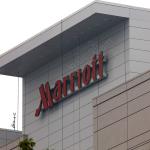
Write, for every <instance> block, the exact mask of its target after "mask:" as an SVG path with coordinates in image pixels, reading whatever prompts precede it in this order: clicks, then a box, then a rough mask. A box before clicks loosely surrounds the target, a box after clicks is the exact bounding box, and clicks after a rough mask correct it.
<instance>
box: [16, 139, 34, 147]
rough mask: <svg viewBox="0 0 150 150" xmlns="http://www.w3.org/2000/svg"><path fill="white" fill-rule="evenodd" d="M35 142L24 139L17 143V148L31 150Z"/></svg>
mask: <svg viewBox="0 0 150 150" xmlns="http://www.w3.org/2000/svg"><path fill="white" fill-rule="evenodd" d="M35 144H36V143H35V142H34V140H33V139H32V138H29V139H28V138H25V139H24V140H22V141H20V142H19V145H18V146H19V148H20V149H21V150H33V147H34V146H35Z"/></svg>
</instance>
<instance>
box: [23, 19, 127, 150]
mask: <svg viewBox="0 0 150 150" xmlns="http://www.w3.org/2000/svg"><path fill="white" fill-rule="evenodd" d="M128 37H129V34H128V21H126V22H122V23H120V24H117V25H115V26H113V27H112V28H110V29H108V30H107V31H104V32H103V33H101V34H99V36H98V37H95V38H94V39H91V40H90V41H88V42H86V43H84V44H80V45H79V47H77V48H75V49H72V50H70V51H68V52H67V53H63V56H61V55H60V56H58V57H57V58H55V59H54V60H52V61H50V63H49V64H47V65H46V66H43V67H42V68H40V69H38V70H36V71H35V72H33V73H31V74H29V75H27V76H26V77H25V78H24V88H23V93H24V94H23V102H24V103H23V109H24V110H23V131H24V133H25V134H28V135H29V137H33V138H34V139H35V141H36V143H37V145H36V150H43V149H46V148H47V147H49V148H54V149H55V150H62V149H64V150H72V149H74V150H78V149H80V150H87V149H88V150H92V149H93V111H92V110H93V109H92V99H93V98H94V97H96V96H98V95H100V94H102V93H104V92H106V91H108V90H110V89H112V88H114V87H115V86H117V85H119V84H121V83H123V82H125V74H127V72H126V70H127V68H128V66H127V64H128V53H126V51H125V50H126V49H128V48H129V40H128ZM100 50H103V51H104V53H105V54H107V55H108V59H109V62H108V68H107V69H108V74H109V76H108V78H107V79H106V80H105V81H103V82H101V83H98V84H95V85H94V86H92V87H90V88H88V89H86V90H84V91H82V92H80V93H79V94H77V95H74V96H72V97H70V98H68V99H66V100H65V101H63V102H62V103H60V104H58V105H57V106H56V107H54V108H53V109H50V110H49V111H46V112H45V113H44V114H43V115H42V116H40V117H38V118H36V117H35V116H34V113H35V109H36V108H37V106H38V105H39V101H40V95H39V91H38V88H39V86H40V84H41V83H45V82H46V81H49V83H50V85H51V87H53V86H54V83H55V81H56V80H57V79H62V77H63V76H64V75H67V74H69V73H70V72H72V71H73V70H76V69H77V68H83V66H84V65H85V64H88V63H91V58H92V56H93V55H94V54H98V52H99V51H100ZM127 75H128V74H127Z"/></svg>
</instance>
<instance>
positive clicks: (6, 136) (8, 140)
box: [0, 129, 25, 150]
mask: <svg viewBox="0 0 150 150" xmlns="http://www.w3.org/2000/svg"><path fill="white" fill-rule="evenodd" d="M24 137H25V136H23V135H22V132H21V131H14V130H8V129H0V150H18V143H19V142H20V141H21V140H22V139H23V138H24Z"/></svg>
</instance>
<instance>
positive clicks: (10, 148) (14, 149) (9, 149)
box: [0, 135, 27, 150]
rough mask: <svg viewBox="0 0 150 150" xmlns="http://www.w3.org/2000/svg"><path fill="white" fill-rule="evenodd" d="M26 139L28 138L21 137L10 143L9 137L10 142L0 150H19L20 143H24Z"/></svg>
mask: <svg viewBox="0 0 150 150" xmlns="http://www.w3.org/2000/svg"><path fill="white" fill-rule="evenodd" d="M25 137H27V136H23V135H22V136H20V137H19V138H16V139H14V140H12V141H9V138H10V136H9V135H8V141H7V140H6V141H7V142H6V143H7V144H5V145H3V146H2V147H0V150H19V147H18V144H19V142H20V141H22V140H23V139H24V138H25Z"/></svg>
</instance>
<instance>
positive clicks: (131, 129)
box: [93, 71, 150, 150]
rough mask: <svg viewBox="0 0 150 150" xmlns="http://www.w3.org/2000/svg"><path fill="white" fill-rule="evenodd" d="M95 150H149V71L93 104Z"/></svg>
mask: <svg viewBox="0 0 150 150" xmlns="http://www.w3.org/2000/svg"><path fill="white" fill-rule="evenodd" d="M93 110H94V144H95V150H127V149H129V150H149V149H150V71H149V72H146V73H144V74H143V75H141V76H138V77H136V78H134V79H132V80H130V81H128V82H126V83H124V84H121V85H120V86H118V87H116V88H114V89H112V90H110V91H108V92H106V93H105V94H103V95H101V96H99V97H97V98H95V99H94V100H93Z"/></svg>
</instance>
